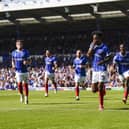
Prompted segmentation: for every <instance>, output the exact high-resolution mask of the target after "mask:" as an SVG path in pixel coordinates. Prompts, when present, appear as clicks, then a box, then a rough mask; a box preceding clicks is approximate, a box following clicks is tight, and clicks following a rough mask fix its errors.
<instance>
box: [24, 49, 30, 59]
mask: <svg viewBox="0 0 129 129" xmlns="http://www.w3.org/2000/svg"><path fill="white" fill-rule="evenodd" d="M29 57H30V54H29V51H27V50H26V53H25V60H27V59H28V58H29Z"/></svg>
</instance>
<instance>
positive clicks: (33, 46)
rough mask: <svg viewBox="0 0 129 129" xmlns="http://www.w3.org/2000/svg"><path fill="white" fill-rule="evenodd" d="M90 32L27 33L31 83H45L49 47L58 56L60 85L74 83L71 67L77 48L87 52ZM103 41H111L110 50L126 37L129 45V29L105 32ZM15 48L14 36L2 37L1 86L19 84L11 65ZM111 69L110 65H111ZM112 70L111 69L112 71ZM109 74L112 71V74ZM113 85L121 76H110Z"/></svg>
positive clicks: (0, 50) (33, 85) (113, 49)
mask: <svg viewBox="0 0 129 129" xmlns="http://www.w3.org/2000/svg"><path fill="white" fill-rule="evenodd" d="M90 33H91V32H76V33H52V34H47V35H45V34H44V35H30V36H29V35H27V36H25V37H24V38H23V39H24V42H25V43H24V45H25V48H27V49H29V51H30V55H33V56H31V59H30V62H31V65H30V68H29V85H30V86H31V87H42V86H43V84H44V80H43V78H44V57H45V55H44V53H45V50H46V49H49V50H51V51H52V52H53V54H55V55H56V56H58V64H59V68H58V70H57V71H56V82H57V85H58V86H61V87H64V86H65V87H70V86H74V77H73V76H74V71H73V69H71V66H72V62H73V59H74V57H75V51H76V50H77V49H81V50H82V51H83V52H85V53H86V51H87V49H88V47H89V44H90V41H91V39H90ZM104 33H105V37H104V41H105V42H106V43H107V44H108V46H109V48H110V49H111V51H113V52H116V51H117V50H118V43H119V41H120V40H124V41H125V42H126V43H127V48H129V44H128V43H129V32H122V31H121V32H120V31H119V32H118V31H111V32H108V31H106V32H104ZM14 49H15V38H13V37H12V38H4V37H3V38H1V39H0V55H1V56H2V57H3V60H2V61H0V62H2V63H0V87H1V89H3V88H11V89H12V88H14V89H15V88H16V82H15V73H14V70H12V69H11V63H10V62H11V51H12V50H14ZM109 69H110V68H109ZM109 71H110V70H109ZM109 73H110V72H109ZM109 75H110V74H109ZM88 78H89V79H87V80H86V84H87V83H88V84H90V83H91V78H90V77H89V76H88ZM110 82H111V83H110V85H111V86H118V85H119V84H120V83H119V80H118V78H117V74H116V75H114V74H113V75H112V76H111V77H110Z"/></svg>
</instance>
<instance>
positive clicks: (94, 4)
mask: <svg viewBox="0 0 129 129" xmlns="http://www.w3.org/2000/svg"><path fill="white" fill-rule="evenodd" d="M16 5H17V6H16ZM14 7H15V8H14ZM128 18H129V2H128V0H97V1H95V0H90V1H86V0H79V1H77V0H72V2H71V1H70V0H53V1H52V0H28V1H26V0H2V1H1V2H0V28H1V31H0V62H1V63H0V67H1V69H0V78H1V80H0V83H1V86H2V88H3V87H11V86H12V85H13V88H14V89H15V81H14V80H15V76H14V73H13V71H12V69H11V68H10V67H11V66H10V61H11V58H10V54H11V51H12V50H13V49H14V48H15V40H16V39H17V38H22V39H24V42H25V47H26V48H27V49H29V51H30V53H31V55H33V56H32V58H31V62H32V64H31V68H30V76H31V77H30V80H29V81H30V85H31V86H32V84H33V86H36V87H37V86H39V85H40V86H41V85H42V83H43V82H42V80H41V79H40V78H42V77H43V71H44V69H43V68H42V67H41V65H43V66H44V63H43V59H44V56H43V53H44V51H45V50H46V49H51V50H52V52H53V53H54V54H56V55H57V56H58V58H59V64H60V66H61V67H60V68H59V70H58V71H57V80H58V84H59V85H61V86H72V85H74V84H73V80H72V78H73V72H72V71H70V66H69V65H71V64H72V61H73V58H74V53H75V51H76V49H82V50H83V52H86V51H87V49H88V47H89V44H90V41H91V36H90V34H91V32H92V31H93V30H95V29H100V30H103V32H104V35H105V37H104V38H105V41H106V42H107V43H108V46H109V47H110V48H111V51H116V50H117V47H118V43H119V42H120V41H121V40H124V41H125V42H126V43H127V45H128V46H127V47H128V48H129V44H128V43H129V30H128V28H129V22H128V20H129V19H128ZM31 46H33V47H31ZM62 62H63V63H62ZM41 72H42V74H41ZM3 73H4V74H3ZM62 73H63V74H62ZM67 73H70V77H69V76H67ZM61 74H62V76H61ZM60 76H61V77H60ZM34 77H36V78H37V79H38V80H34ZM70 80H71V81H70ZM116 80H117V79H116ZM37 82H39V83H41V84H39V83H38V84H37ZM68 83H70V84H68ZM5 85H7V86H5ZM33 86H32V87H33Z"/></svg>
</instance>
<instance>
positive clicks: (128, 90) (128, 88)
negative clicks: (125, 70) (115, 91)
mask: <svg viewBox="0 0 129 129" xmlns="http://www.w3.org/2000/svg"><path fill="white" fill-rule="evenodd" d="M128 94H129V77H127V78H126V79H125V81H124V97H123V100H122V101H123V102H124V103H125V104H126V102H127V99H128Z"/></svg>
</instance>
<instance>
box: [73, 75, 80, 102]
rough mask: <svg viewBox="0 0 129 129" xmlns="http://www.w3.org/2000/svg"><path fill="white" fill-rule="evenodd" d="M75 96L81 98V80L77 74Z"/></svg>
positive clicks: (77, 98)
mask: <svg viewBox="0 0 129 129" xmlns="http://www.w3.org/2000/svg"><path fill="white" fill-rule="evenodd" d="M74 79H75V97H76V100H80V98H79V82H80V77H79V76H78V75H75V78H74Z"/></svg>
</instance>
